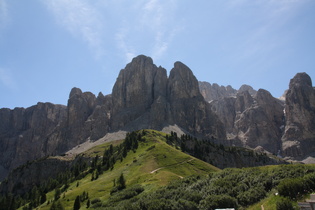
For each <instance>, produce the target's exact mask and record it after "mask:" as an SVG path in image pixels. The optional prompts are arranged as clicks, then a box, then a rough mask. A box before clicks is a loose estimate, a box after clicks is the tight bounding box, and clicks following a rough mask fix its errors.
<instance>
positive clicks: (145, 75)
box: [111, 55, 167, 130]
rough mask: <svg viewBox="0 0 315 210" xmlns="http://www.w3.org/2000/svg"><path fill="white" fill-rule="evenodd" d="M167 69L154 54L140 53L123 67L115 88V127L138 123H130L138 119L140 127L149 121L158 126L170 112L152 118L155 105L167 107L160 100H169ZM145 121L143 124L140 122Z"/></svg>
mask: <svg viewBox="0 0 315 210" xmlns="http://www.w3.org/2000/svg"><path fill="white" fill-rule="evenodd" d="M166 83H167V75H166V70H165V69H163V68H161V67H159V68H158V67H157V66H156V65H154V64H153V61H152V59H151V58H149V57H146V56H143V55H141V56H138V57H136V58H134V59H133V60H132V62H131V63H129V64H128V65H127V66H126V68H125V69H123V70H121V71H120V73H119V76H118V78H117V81H116V83H115V85H114V87H113V92H112V103H113V110H112V119H113V120H112V121H111V128H112V129H113V130H117V129H121V128H122V127H124V126H127V125H129V127H134V125H131V124H130V123H131V122H133V121H134V120H136V119H138V118H141V119H139V120H138V123H136V124H138V127H139V128H142V127H147V126H148V124H150V123H151V124H152V126H153V127H154V126H158V125H156V123H162V122H163V120H166V116H165V115H163V113H161V115H160V116H156V117H159V118H161V119H160V120H155V119H154V118H153V119H152V120H151V117H155V115H153V116H152V115H150V111H151V108H152V106H153V108H154V109H157V110H159V109H161V108H162V109H163V107H159V106H158V103H159V101H160V102H165V100H166V99H165V98H166ZM140 124H142V125H140Z"/></svg>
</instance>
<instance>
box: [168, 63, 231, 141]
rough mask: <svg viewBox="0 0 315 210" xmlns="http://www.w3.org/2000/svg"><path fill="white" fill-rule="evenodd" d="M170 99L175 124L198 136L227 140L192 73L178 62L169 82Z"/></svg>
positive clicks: (221, 126) (219, 122) (220, 124)
mask: <svg viewBox="0 0 315 210" xmlns="http://www.w3.org/2000/svg"><path fill="white" fill-rule="evenodd" d="M168 98H169V101H170V106H171V113H172V118H173V121H174V122H175V124H177V125H179V126H180V127H182V128H184V129H186V130H187V131H188V132H190V133H192V134H193V135H196V136H200V137H201V136H204V137H210V138H218V139H225V133H224V132H225V130H224V127H223V124H222V123H221V121H220V120H219V119H218V117H217V116H216V115H215V114H214V113H213V112H212V111H211V108H210V106H209V104H208V103H207V102H205V100H204V99H203V97H202V95H201V94H200V91H199V85H198V81H197V79H196V78H195V76H194V75H193V73H192V71H191V70H190V69H189V68H188V67H187V66H185V65H184V64H182V63H180V62H176V63H175V65H174V68H173V69H172V70H171V72H170V77H169V81H168Z"/></svg>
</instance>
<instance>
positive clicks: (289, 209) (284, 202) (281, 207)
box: [276, 197, 294, 210]
mask: <svg viewBox="0 0 315 210" xmlns="http://www.w3.org/2000/svg"><path fill="white" fill-rule="evenodd" d="M276 209H277V210H293V209H294V208H293V205H292V202H291V201H290V200H289V199H288V198H284V197H280V200H279V201H277V203H276Z"/></svg>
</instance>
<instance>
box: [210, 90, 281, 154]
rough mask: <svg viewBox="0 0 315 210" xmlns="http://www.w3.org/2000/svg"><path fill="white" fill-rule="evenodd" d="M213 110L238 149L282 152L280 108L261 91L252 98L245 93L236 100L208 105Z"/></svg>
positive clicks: (277, 101) (230, 99)
mask: <svg viewBox="0 0 315 210" xmlns="http://www.w3.org/2000/svg"><path fill="white" fill-rule="evenodd" d="M211 105H212V110H213V111H214V112H215V113H216V114H217V115H218V116H219V118H220V119H221V121H222V122H223V124H224V125H225V128H226V131H227V136H228V139H230V140H234V143H238V144H237V145H239V146H246V147H251V148H256V147H257V146H262V147H263V148H264V149H266V150H267V151H269V152H272V153H275V154H277V152H278V151H279V150H281V141H280V139H281V135H282V131H281V126H282V125H283V105H282V104H281V101H280V100H278V99H275V98H273V97H272V96H271V94H270V93H269V92H268V91H266V90H263V89H260V90H258V92H257V93H256V95H255V96H253V97H252V96H251V95H250V93H249V92H248V91H247V90H245V91H243V92H241V91H240V92H239V93H238V94H237V95H236V97H226V98H221V99H220V100H217V101H213V102H212V103H211Z"/></svg>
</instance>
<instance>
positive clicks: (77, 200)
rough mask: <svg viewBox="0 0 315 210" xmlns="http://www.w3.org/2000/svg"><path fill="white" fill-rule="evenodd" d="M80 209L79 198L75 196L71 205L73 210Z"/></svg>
mask: <svg viewBox="0 0 315 210" xmlns="http://www.w3.org/2000/svg"><path fill="white" fill-rule="evenodd" d="M80 207H81V205H80V196H77V197H76V199H75V201H74V204H73V210H79V209H80Z"/></svg>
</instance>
